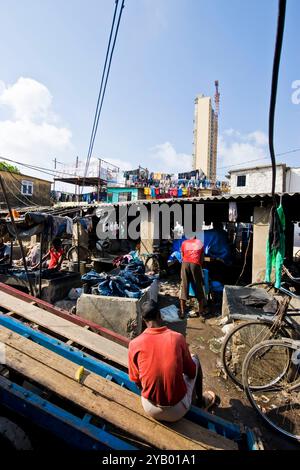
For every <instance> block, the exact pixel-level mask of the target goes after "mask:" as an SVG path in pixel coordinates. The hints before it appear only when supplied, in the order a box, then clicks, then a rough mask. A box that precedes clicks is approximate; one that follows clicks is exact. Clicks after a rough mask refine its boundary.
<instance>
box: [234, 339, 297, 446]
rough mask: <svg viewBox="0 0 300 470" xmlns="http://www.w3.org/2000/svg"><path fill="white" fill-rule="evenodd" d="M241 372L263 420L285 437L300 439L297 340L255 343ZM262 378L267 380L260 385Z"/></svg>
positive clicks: (253, 405)
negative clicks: (258, 384)
mask: <svg viewBox="0 0 300 470" xmlns="http://www.w3.org/2000/svg"><path fill="white" fill-rule="evenodd" d="M294 354H296V356H295V359H294ZM255 362H256V365H255ZM242 375H243V385H244V390H245V392H246V395H247V398H248V400H249V402H250V403H251V405H252V407H253V408H254V410H255V411H256V412H257V414H258V415H259V416H260V418H261V419H262V420H263V421H264V423H265V424H267V425H268V426H269V427H271V428H272V429H274V430H275V431H277V432H279V433H280V434H282V435H284V436H285V437H288V438H291V439H294V440H296V441H298V442H299V441H300V345H299V341H294V340H291V339H281V340H269V341H263V342H262V343H260V344H257V345H255V346H254V347H253V348H252V349H251V350H250V351H249V352H248V354H247V356H246V358H245V361H244V364H243V372H242ZM254 375H256V377H254ZM263 375H265V377H264V376H263ZM255 379H256V382H255ZM265 380H266V381H267V382H268V383H267V384H265V386H263V385H264V381H265ZM258 381H259V383H260V386H259V390H258V389H257V382H258ZM253 383H254V384H256V386H253ZM294 405H295V406H294Z"/></svg>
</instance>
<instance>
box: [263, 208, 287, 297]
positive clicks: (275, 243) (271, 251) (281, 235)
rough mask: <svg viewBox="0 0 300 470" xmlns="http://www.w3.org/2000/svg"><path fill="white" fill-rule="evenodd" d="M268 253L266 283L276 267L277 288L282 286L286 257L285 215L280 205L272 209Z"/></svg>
mask: <svg viewBox="0 0 300 470" xmlns="http://www.w3.org/2000/svg"><path fill="white" fill-rule="evenodd" d="M269 223H270V228H269V237H268V240H267V253H266V278H265V280H266V282H270V280H271V273H272V268H273V267H275V287H276V288H277V289H278V288H279V287H280V285H281V272H282V266H283V260H284V255H285V215H284V211H283V207H282V205H281V204H280V205H279V206H278V207H277V208H276V207H275V206H273V207H272V209H271V212H270V222H269Z"/></svg>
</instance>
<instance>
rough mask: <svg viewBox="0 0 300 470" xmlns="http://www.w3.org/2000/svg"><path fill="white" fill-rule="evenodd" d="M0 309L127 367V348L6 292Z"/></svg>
mask: <svg viewBox="0 0 300 470" xmlns="http://www.w3.org/2000/svg"><path fill="white" fill-rule="evenodd" d="M0 307H3V308H5V309H6V310H9V311H13V312H15V313H17V314H18V315H19V316H21V317H23V318H26V320H29V321H32V322H34V323H36V324H37V325H39V326H42V327H43V328H47V329H48V330H50V331H52V332H54V333H57V334H59V335H60V336H62V337H63V338H67V339H68V340H72V341H73V342H74V343H77V344H80V345H81V346H83V347H86V348H88V349H90V350H92V351H94V352H96V353H98V354H100V355H101V356H103V357H105V358H108V359H109V360H111V361H113V362H115V363H116V364H119V365H121V366H123V367H127V365H128V360H127V354H128V351H127V348H125V347H124V346H121V345H120V344H117V343H115V342H114V341H110V340H108V339H106V338H104V337H102V336H99V335H97V334H96V333H93V332H92V331H87V330H86V329H84V328H82V327H81V326H78V325H75V324H74V323H72V322H70V321H68V320H65V319H63V318H60V317H58V316H56V315H53V314H52V313H49V312H46V311H45V310H43V309H41V308H39V307H36V306H35V305H32V304H29V303H27V302H24V301H22V300H20V299H17V298H16V297H13V296H12V295H10V294H6V293H5V292H2V291H1V292H0Z"/></svg>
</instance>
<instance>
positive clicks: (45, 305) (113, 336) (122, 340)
mask: <svg viewBox="0 0 300 470" xmlns="http://www.w3.org/2000/svg"><path fill="white" fill-rule="evenodd" d="M0 291H3V292H6V293H7V294H11V295H12V296H14V297H16V298H18V299H20V300H24V302H28V303H29V302H34V303H35V304H36V305H37V306H38V307H40V308H42V309H44V310H46V311H47V312H50V313H54V315H57V316H58V317H61V318H64V319H65V320H69V321H71V322H72V323H75V324H76V325H79V326H83V327H84V326H85V325H88V326H89V327H90V328H91V329H92V330H94V331H95V332H96V333H98V334H99V335H101V336H103V337H104V338H107V339H110V340H112V341H114V342H116V343H118V344H121V345H122V346H125V347H128V344H129V339H128V338H126V337H125V336H122V335H120V334H118V333H116V332H115V331H111V330H108V329H107V328H104V327H103V326H101V325H98V324H97V323H95V322H92V321H90V320H87V319H85V318H81V317H79V316H77V315H71V314H70V312H68V311H67V310H63V309H62V308H57V307H54V305H52V304H49V302H46V301H45V300H41V299H38V298H36V297H33V296H32V295H30V294H26V293H25V292H22V291H20V290H18V289H15V288H14V287H12V286H8V285H6V284H4V283H3V282H0Z"/></svg>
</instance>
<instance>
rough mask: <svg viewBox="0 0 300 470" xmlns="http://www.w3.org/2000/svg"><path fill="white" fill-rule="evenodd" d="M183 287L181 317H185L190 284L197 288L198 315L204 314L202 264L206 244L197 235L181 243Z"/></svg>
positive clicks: (181, 290)
mask: <svg viewBox="0 0 300 470" xmlns="http://www.w3.org/2000/svg"><path fill="white" fill-rule="evenodd" d="M181 255H182V265H181V287H180V310H181V315H180V318H184V317H185V307H186V301H187V300H188V298H189V284H190V283H192V286H193V288H194V290H195V294H196V298H197V300H198V305H199V311H198V314H197V316H198V317H199V316H200V315H203V298H204V291H203V277H202V268H201V266H202V264H203V259H204V246H203V243H202V242H201V240H198V239H197V238H196V237H194V238H192V239H190V240H185V241H184V242H183V243H182V245H181Z"/></svg>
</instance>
